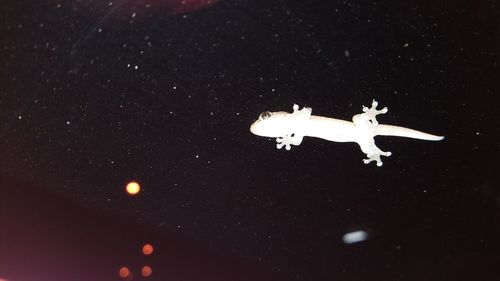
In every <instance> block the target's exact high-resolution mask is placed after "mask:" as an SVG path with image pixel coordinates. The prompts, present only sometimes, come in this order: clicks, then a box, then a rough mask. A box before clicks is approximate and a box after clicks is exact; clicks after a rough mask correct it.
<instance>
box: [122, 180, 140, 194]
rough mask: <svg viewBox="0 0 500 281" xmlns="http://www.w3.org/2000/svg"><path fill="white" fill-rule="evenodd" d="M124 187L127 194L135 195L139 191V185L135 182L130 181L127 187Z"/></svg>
mask: <svg viewBox="0 0 500 281" xmlns="http://www.w3.org/2000/svg"><path fill="white" fill-rule="evenodd" d="M125 189H126V190H127V193H128V194H130V195H136V194H137V193H139V191H141V186H140V185H139V184H138V183H137V182H135V181H131V182H129V183H128V184H127V187H126V188H125Z"/></svg>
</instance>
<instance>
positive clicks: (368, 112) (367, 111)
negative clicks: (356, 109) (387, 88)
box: [362, 99, 388, 126]
mask: <svg viewBox="0 0 500 281" xmlns="http://www.w3.org/2000/svg"><path fill="white" fill-rule="evenodd" d="M377 106H378V102H377V101H376V100H375V99H374V100H373V101H372V107H370V108H368V107H366V106H363V112H364V113H362V115H365V116H367V117H368V119H369V120H370V121H371V122H372V124H373V125H374V126H376V125H378V121H377V115H379V114H384V113H387V111H388V109H387V107H384V108H382V109H377Z"/></svg>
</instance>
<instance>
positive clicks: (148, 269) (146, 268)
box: [141, 265, 153, 277]
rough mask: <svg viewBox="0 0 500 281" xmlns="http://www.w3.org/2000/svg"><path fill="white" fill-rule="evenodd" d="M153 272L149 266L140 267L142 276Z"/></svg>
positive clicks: (147, 275)
mask: <svg viewBox="0 0 500 281" xmlns="http://www.w3.org/2000/svg"><path fill="white" fill-rule="evenodd" d="M152 273H153V269H151V266H147V265H145V266H143V267H142V269H141V274H142V276H144V277H149V276H150V275H151V274H152Z"/></svg>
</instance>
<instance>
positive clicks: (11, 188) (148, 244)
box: [0, 177, 285, 281]
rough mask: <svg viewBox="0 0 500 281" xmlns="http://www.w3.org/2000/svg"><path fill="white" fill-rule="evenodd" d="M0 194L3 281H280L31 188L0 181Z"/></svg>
mask: <svg viewBox="0 0 500 281" xmlns="http://www.w3.org/2000/svg"><path fill="white" fill-rule="evenodd" d="M0 194H1V196H0V229H1V234H0V278H5V279H7V280H9V281H23V280H24V281H28V280H32V281H65V280H74V281H77V280H82V281H83V280H86V281H88V280H96V281H97V280H103V281H104V280H108V281H109V280H119V279H120V278H119V277H120V276H121V277H123V280H149V279H144V278H146V277H148V276H149V277H151V279H150V280H200V281H201V280H221V281H223V280H228V281H230V280H249V281H250V280H285V279H284V278H283V277H280V276H279V275H277V274H275V273H271V271H270V270H266V269H265V268H263V267H259V266H257V265H255V264H251V263H248V262H241V261H238V260H237V259H235V258H234V257H231V256H227V255H222V254H218V253H214V252H213V251H209V250H207V249H205V248H203V247H200V246H196V244H195V243H193V242H191V241H187V240H186V239H183V238H182V237H179V235H175V234H169V233H165V232H162V231H160V230H159V229H157V228H156V229H155V228H151V227H149V226H146V225H144V224H140V223H136V222H134V221H133V220H128V219H127V218H125V217H120V218H117V217H114V218H113V217H109V216H106V215H103V214H101V213H97V212H95V211H91V210H88V209H86V208H83V207H81V206H78V205H76V204H74V203H73V202H71V201H70V200H67V199H66V198H63V197H60V196H57V195H54V194H52V193H51V192H50V191H48V190H47V189H44V188H41V187H40V186H37V185H31V184H26V183H22V182H21V181H16V180H11V179H6V178H5V177H2V178H0ZM153 245H154V248H153ZM153 249H154V250H153ZM0 280H1V279H0Z"/></svg>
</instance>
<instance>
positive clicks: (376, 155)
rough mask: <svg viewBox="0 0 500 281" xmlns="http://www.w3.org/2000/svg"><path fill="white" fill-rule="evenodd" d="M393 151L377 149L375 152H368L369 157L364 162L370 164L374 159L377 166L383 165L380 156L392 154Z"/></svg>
mask: <svg viewBox="0 0 500 281" xmlns="http://www.w3.org/2000/svg"><path fill="white" fill-rule="evenodd" d="M391 155H392V153H391V152H390V151H382V150H380V149H378V148H377V149H376V150H375V151H374V152H373V153H370V154H367V155H366V156H367V157H368V159H363V163H365V164H368V163H370V162H372V161H376V162H377V166H379V167H380V166H382V164H383V163H382V160H381V159H380V156H386V157H387V156H391Z"/></svg>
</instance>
